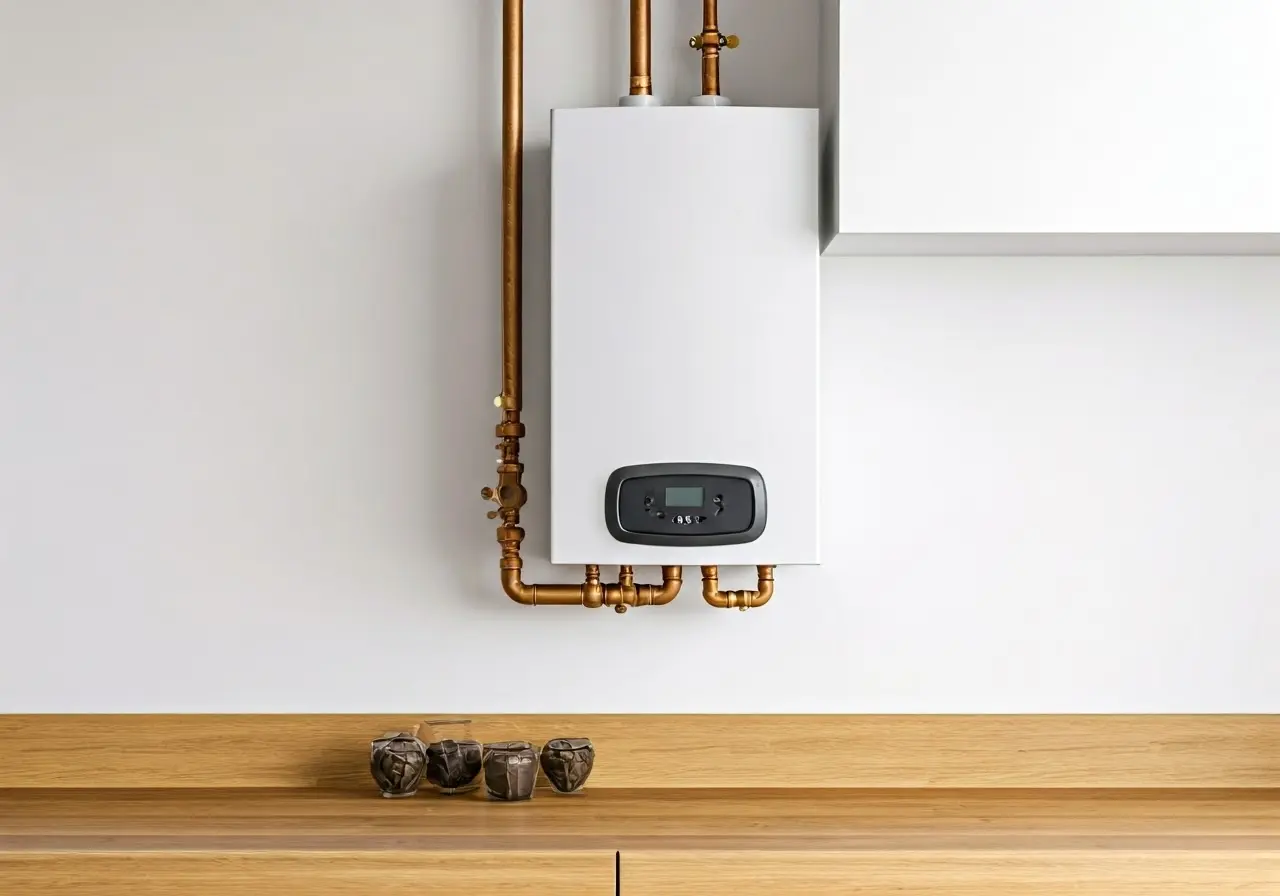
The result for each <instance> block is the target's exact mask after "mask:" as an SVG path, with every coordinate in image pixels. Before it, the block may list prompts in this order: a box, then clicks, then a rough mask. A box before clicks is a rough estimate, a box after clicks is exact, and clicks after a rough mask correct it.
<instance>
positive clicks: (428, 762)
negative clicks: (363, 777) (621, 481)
mask: <svg viewBox="0 0 1280 896" xmlns="http://www.w3.org/2000/svg"><path fill="white" fill-rule="evenodd" d="M470 726H471V722H470V720H468V719H436V720H433V721H428V722H424V723H421V724H419V725H415V726H414V728H413V730H411V731H399V732H389V733H387V734H384V735H383V736H382V737H379V738H377V739H375V740H374V741H373V742H372V743H371V744H370V745H369V771H370V772H371V774H372V775H373V780H374V781H375V782H376V783H377V785H378V789H379V790H380V791H381V792H382V795H383V796H384V797H387V798H389V799H398V798H403V797H411V796H414V795H415V794H416V793H417V792H418V789H419V787H420V785H421V783H422V781H423V780H425V781H426V782H427V784H428V785H430V787H431V788H432V789H433V790H435V791H436V792H437V793H439V794H441V795H444V796H452V795H454V794H463V793H470V792H472V791H475V790H478V789H479V787H480V785H481V784H483V785H484V793H485V796H487V797H488V798H489V799H491V800H499V801H502V802H519V801H522V800H529V799H532V798H533V794H534V790H535V789H536V784H537V781H538V776H539V771H541V775H542V778H543V779H544V780H545V781H546V782H547V784H549V785H550V787H551V789H552V790H553V791H554V792H556V793H562V794H569V793H580V792H581V791H582V789H583V787H584V786H585V785H586V783H587V778H588V777H590V775H591V770H592V768H593V767H594V766H595V759H596V751H595V747H594V746H592V744H591V741H590V740H589V739H587V738H585V737H557V738H553V739H552V740H549V741H547V742H546V743H545V744H543V745H542V747H541V748H540V749H539V748H537V747H535V746H534V745H533V744H531V743H529V742H528V741H521V740H513V741H496V742H493V743H486V744H482V743H480V741H478V740H476V739H475V738H474V737H472V736H471V728H470ZM424 727H425V728H426V730H427V732H429V733H428V735H427V737H426V738H423V737H420V736H419V733H420V732H421V731H422V730H423V728H424Z"/></svg>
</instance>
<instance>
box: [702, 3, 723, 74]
mask: <svg viewBox="0 0 1280 896" xmlns="http://www.w3.org/2000/svg"><path fill="white" fill-rule="evenodd" d="M716 19H717V15H716V0H702V95H703V96H718V95H719V94H720V27H719V25H718V23H717V21H716Z"/></svg>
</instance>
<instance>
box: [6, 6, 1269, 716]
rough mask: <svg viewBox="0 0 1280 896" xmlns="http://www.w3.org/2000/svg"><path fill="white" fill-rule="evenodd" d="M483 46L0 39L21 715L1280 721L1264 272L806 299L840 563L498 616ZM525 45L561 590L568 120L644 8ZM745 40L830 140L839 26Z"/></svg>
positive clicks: (179, 25) (531, 371)
mask: <svg viewBox="0 0 1280 896" xmlns="http://www.w3.org/2000/svg"><path fill="white" fill-rule="evenodd" d="M498 7H499V4H498V2H497V0H485V2H476V0H222V2H219V3H203V2H198V0H115V2H112V3H99V2H95V0H0V710H3V711H106V710H137V711H161V710H191V711H196V710H228V711H255V710H281V711H344V710H346V711H370V712H374V711H388V712H390V711H395V712H417V711H423V712H440V711H473V712H476V711H515V710H520V711H533V712H537V711H583V712H588V711H647V710H654V711H679V710H688V711H802V710H814V711H864V710H865V711H939V712H941V711H1111V710H1117V711H1147V710H1150V711H1172V710H1185V711H1271V712H1274V711H1280V651H1278V650H1276V643H1277V636H1278V635H1280V601H1278V600H1277V597H1280V551H1276V549H1275V548H1276V545H1277V542H1278V541H1280V460H1277V459H1278V458H1280V407H1278V405H1280V352H1277V350H1276V349H1277V347H1278V346H1280V259H1266V258H1255V259H1213V260H1208V259H1164V260H1156V259H1111V260H1103V259H1092V260H1091V259H1027V258H1024V259H1016V260H1010V259H1005V260H1001V259H950V260H927V259H924V260H922V259H895V260H875V259H832V260H828V261H824V263H823V270H822V275H823V278H824V289H823V302H824V306H823V318H824V325H825V333H824V345H823V364H824V369H823V374H824V406H823V410H824V415H825V417H824V445H823V448H824V475H825V485H826V490H825V492H824V495H823V502H824V518H823V527H824V542H825V544H824V549H823V555H824V557H825V558H827V561H828V563H827V565H826V566H824V567H822V568H808V569H784V570H782V571H780V573H779V582H778V593H777V596H776V597H775V598H774V601H773V603H772V604H770V606H769V607H768V608H767V609H765V610H761V611H758V612H754V613H746V614H739V613H724V612H716V611H713V610H711V609H710V608H709V607H706V606H705V605H704V604H703V603H702V601H701V599H700V598H699V597H698V596H697V588H696V586H693V587H689V588H688V590H687V592H686V593H685V594H684V595H682V596H681V598H680V599H679V600H678V601H677V602H676V603H675V604H674V605H672V606H671V607H668V608H666V609H664V610H656V611H648V612H646V611H635V612H631V613H628V614H626V615H625V616H617V615H615V614H613V613H610V612H607V611H606V612H590V611H586V610H576V609H555V608H536V609H530V608H524V607H519V606H516V605H514V604H511V603H510V602H508V601H507V599H506V598H505V597H503V596H502V594H501V592H500V590H499V588H498V583H497V547H496V545H495V544H494V542H493V524H492V523H490V522H489V521H487V520H486V519H485V518H484V511H485V509H486V508H485V506H484V504H483V503H482V502H481V500H480V499H479V497H478V492H479V489H480V487H481V486H482V485H485V484H487V483H489V482H490V480H491V478H492V477H491V470H492V462H493V454H492V452H491V450H490V449H491V447H492V439H491V432H492V427H493V423H494V411H493V408H492V406H491V404H490V399H491V397H492V396H493V394H494V393H495V392H496V389H497V370H498V352H497V348H498V345H497V332H498V331H497V323H498V243H497V237H498V215H499V201H498V192H499V191H498V184H499V180H498V146H499V108H498V88H499V85H498V71H499V52H498V46H497V44H496V41H497V39H498V22H497V10H498ZM529 7H530V8H529V20H528V34H527V43H528V54H529V58H528V85H527V94H526V100H527V108H528V114H529V127H528V138H529V153H528V186H527V195H528V206H527V207H528V214H529V221H528V227H527V237H528V239H527V244H526V246H527V250H528V265H527V275H528V289H527V301H528V305H529V321H528V343H527V346H528V369H527V382H528V395H527V404H528V410H529V414H528V421H529V424H530V426H529V428H530V433H531V437H530V439H529V444H528V449H527V455H528V461H529V465H530V470H529V477H528V479H529V486H530V489H531V492H532V495H533V499H532V500H533V503H532V504H531V505H530V507H529V512H528V514H527V528H528V529H529V531H530V537H529V542H528V544H529V546H530V548H531V553H532V554H533V555H534V557H535V558H537V557H545V556H546V548H547V540H546V530H547V520H546V501H545V495H546V463H547V450H546V441H545V439H546V432H547V430H546V425H545V420H546V414H545V411H546V398H547V388H546V374H547V363H548V358H547V348H546V344H545V334H546V304H547V290H546V279H547V267H546V263H545V253H546V249H547V237H546V229H545V225H544V220H545V212H546V202H547V183H546V174H547V153H546V145H547V137H548V134H547V114H546V112H547V109H548V107H549V106H550V105H551V104H553V103H554V104H556V105H575V104H591V103H606V102H611V101H612V100H613V98H614V97H615V96H616V94H617V93H618V92H619V91H620V89H621V86H622V85H623V84H624V83H625V78H624V75H625V72H624V68H623V67H624V65H625V61H624V60H625V18H626V9H625V7H626V4H625V3H623V2H622V0H611V2H609V3H603V2H601V0H536V2H531V3H530V4H529ZM654 7H655V9H654V15H655V23H654V24H655V29H654V34H655V49H654V57H655V59H654V61H655V66H656V70H657V74H658V79H659V82H658V83H659V91H660V92H661V93H663V94H664V95H666V96H668V97H675V98H680V97H684V96H686V95H688V94H690V93H692V92H694V91H695V90H696V72H697V62H696V58H695V54H694V53H693V52H692V51H690V50H688V49H687V47H686V45H685V43H684V41H685V39H686V38H687V36H688V34H690V33H692V32H693V31H694V30H695V29H696V26H697V19H698V9H697V7H698V4H696V3H693V2H692V0H683V2H679V3H676V2H674V0H657V2H655V4H654ZM722 21H723V22H724V23H725V25H726V26H727V27H728V28H729V29H730V30H736V31H738V32H739V33H741V34H742V36H743V46H742V48H741V49H739V50H737V51H735V52H734V53H730V54H728V56H727V59H726V61H725V65H724V80H725V84H726V92H727V93H731V94H733V95H734V96H735V97H736V98H737V99H738V100H739V101H741V102H748V103H762V104H779V105H781V104H796V105H815V104H816V102H817V60H816V59H815V58H814V54H813V45H814V38H815V36H816V33H817V32H816V29H817V21H818V17H817V8H816V3H809V2H805V3H801V2H798V0H797V2H788V3H785V4H784V3H778V2H776V0H753V2H747V0H736V2H735V0H724V2H723V4H722ZM723 186H724V189H726V190H731V189H732V188H733V185H732V184H724V185H723ZM611 419H612V418H611ZM528 572H529V574H530V577H531V578H533V579H545V578H547V577H550V576H553V575H563V576H564V577H566V578H568V577H573V576H576V575H577V574H578V571H577V570H576V569H568V570H552V569H551V568H550V567H549V566H548V565H547V564H546V563H545V562H541V561H539V560H537V559H535V560H534V562H532V563H530V564H529V567H528ZM690 572H691V573H692V572H693V571H692V570H690ZM734 572H735V575H734V576H733V577H732V580H733V581H734V582H735V584H736V583H744V582H745V581H747V579H746V578H745V575H738V573H745V571H734ZM513 683H515V684H517V685H518V686H517V687H515V688H513V687H512V684H513Z"/></svg>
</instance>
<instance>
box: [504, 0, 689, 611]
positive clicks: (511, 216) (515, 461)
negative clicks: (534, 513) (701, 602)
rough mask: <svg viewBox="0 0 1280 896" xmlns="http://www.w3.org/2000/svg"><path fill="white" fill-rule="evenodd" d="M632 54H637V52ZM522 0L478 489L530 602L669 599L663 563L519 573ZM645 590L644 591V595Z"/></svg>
mask: <svg viewBox="0 0 1280 896" xmlns="http://www.w3.org/2000/svg"><path fill="white" fill-rule="evenodd" d="M648 12H649V10H648V3H647V2H646V3H645V4H644V19H645V22H644V25H645V27H644V29H643V34H644V62H645V65H646V67H647V65H648V44H649V31H648ZM633 59H634V57H633ZM523 181H524V0H503V3H502V394H501V395H500V396H498V404H499V406H500V407H501V408H502V422H500V423H499V424H498V425H497V427H496V428H495V433H496V435H497V437H498V438H499V439H501V441H500V442H499V443H498V450H499V451H500V452H501V457H499V459H498V487H497V488H485V489H483V490H482V491H481V496H482V497H483V498H484V499H485V500H487V501H493V502H495V503H496V504H497V505H498V509H497V510H494V511H491V512H490V514H489V516H490V517H491V518H501V520H502V522H501V524H500V525H499V526H498V532H497V535H498V543H499V544H500V545H501V546H502V559H501V561H500V566H501V570H502V590H503V591H504V592H505V593H506V595H507V596H508V597H509V598H511V599H512V600H513V601H515V602H516V603H520V604H525V605H529V606H537V605H538V604H543V605H548V604H550V605H573V604H577V605H579V606H585V607H593V608H599V607H603V606H605V605H606V604H607V605H608V606H613V607H614V608H615V609H616V610H618V611H619V612H621V611H624V610H626V608H627V607H628V606H639V605H641V603H642V601H643V604H645V605H650V604H652V605H657V604H665V603H669V602H670V601H671V600H672V599H674V598H675V596H676V595H677V594H678V593H679V591H680V584H681V572H680V568H679V567H669V566H664V567H663V568H662V586H661V587H660V588H659V587H657V586H654V585H641V586H637V585H636V584H635V575H634V570H633V569H632V568H631V567H630V566H624V567H622V568H621V569H620V570H619V576H618V578H619V582H618V584H617V585H605V584H603V583H602V582H601V581H600V567H599V566H597V565H595V564H588V565H587V566H586V567H585V569H584V578H583V583H582V584H581V585H559V584H557V585H534V584H530V583H528V582H525V581H524V580H523V579H522V578H521V570H522V568H523V566H524V561H523V559H522V558H521V556H520V545H521V542H523V541H524V529H522V528H520V508H521V507H523V506H524V504H525V501H526V499H527V495H526V493H525V488H524V484H523V481H522V479H523V476H524V464H522V463H520V439H521V438H522V437H523V436H524V424H523V423H521V422H520V412H521V410H522V409H523V401H522V395H521V387H522V385H523V383H522V380H521V378H522V363H523V360H522V358H521V346H522V342H523V332H522V329H521V328H522V324H523V320H522V309H521V303H522V297H523V283H522V282H521V278H522V274H523V261H524V259H523V257H522V256H523V253H522V249H523V239H522V233H521V228H522V227H523V225H524V199H523V192H524V184H523ZM641 589H643V594H641Z"/></svg>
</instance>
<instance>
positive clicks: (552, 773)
mask: <svg viewBox="0 0 1280 896" xmlns="http://www.w3.org/2000/svg"><path fill="white" fill-rule="evenodd" d="M539 760H540V761H541V763H542V773H543V774H544V775H545V776H546V778H547V782H548V783H549V784H550V785H551V789H552V790H554V791H555V792H556V793H578V792H579V791H580V790H582V788H583V786H584V785H585V784H586V783H587V778H588V777H590V775H591V769H592V767H593V766H594V765H595V762H596V748H595V747H593V746H592V745H591V741H590V740H588V739H587V738H585V737H558V738H556V739H555V740H549V741H547V743H546V745H545V746H544V747H543V748H542V753H541V754H540V755H539Z"/></svg>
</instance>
